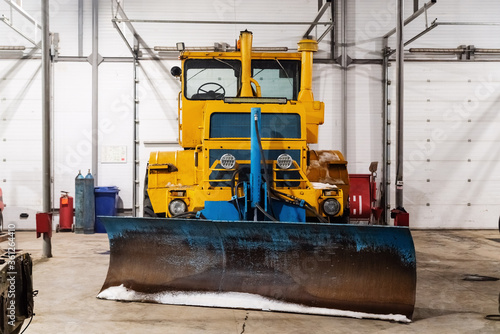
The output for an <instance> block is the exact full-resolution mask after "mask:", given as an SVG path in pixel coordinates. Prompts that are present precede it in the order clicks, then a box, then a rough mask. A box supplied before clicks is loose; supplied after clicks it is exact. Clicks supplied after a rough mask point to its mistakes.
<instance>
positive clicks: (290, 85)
mask: <svg viewBox="0 0 500 334" xmlns="http://www.w3.org/2000/svg"><path fill="white" fill-rule="evenodd" d="M299 73H300V61H298V60H278V59H270V60H267V59H266V60H252V76H253V78H254V79H255V80H257V82H258V83H259V85H260V88H261V90H262V97H286V98H287V99H288V100H297V96H298V94H299V85H300V78H299Z"/></svg>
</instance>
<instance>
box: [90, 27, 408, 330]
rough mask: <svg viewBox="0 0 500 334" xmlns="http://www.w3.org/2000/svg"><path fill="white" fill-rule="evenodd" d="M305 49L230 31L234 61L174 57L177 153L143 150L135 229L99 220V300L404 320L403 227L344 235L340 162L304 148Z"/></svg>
mask: <svg viewBox="0 0 500 334" xmlns="http://www.w3.org/2000/svg"><path fill="white" fill-rule="evenodd" d="M317 48H318V47H317V42H316V41H314V40H302V41H300V42H299V43H298V52H293V53H292V52H275V51H258V50H254V49H253V48H252V33H251V32H248V31H243V32H241V34H240V37H239V40H238V43H237V45H236V47H235V48H234V50H225V51H218V50H214V51H207V52H205V51H196V52H193V51H183V52H181V55H180V59H181V61H182V68H179V67H174V68H173V69H172V71H171V73H172V75H174V76H175V77H178V78H179V79H180V81H181V86H182V90H181V92H180V93H179V105H178V119H179V144H180V145H181V146H182V148H183V150H181V151H176V152H153V153H151V155H150V159H149V164H148V168H147V174H146V182H145V192H144V217H143V218H135V217H114V218H113V217H104V218H102V221H103V222H104V224H105V226H106V230H107V232H108V236H109V239H110V247H111V258H110V266H109V271H108V276H107V278H106V281H105V283H104V285H103V288H102V290H101V293H100V294H99V297H100V298H105V299H124V297H123V296H125V295H126V296H129V297H127V298H129V299H131V300H142V301H155V302H159V303H168V304H187V305H201V306H218V307H239V308H254V309H268V310H278V311H291V312H303V313H318V314H331V315H347V316H356V317H372V318H373V317H375V318H382V319H391V320H398V321H409V319H411V316H412V313H413V308H414V302H415V287H416V269H415V266H416V264H415V250H414V246H413V241H412V238H411V234H410V232H409V230H408V229H407V228H405V227H389V226H369V225H350V224H349V200H348V199H349V175H348V173H347V162H346V161H345V159H344V157H343V155H342V154H341V153H340V152H339V151H314V150H310V149H309V146H308V145H309V144H312V143H316V142H317V141H318V126H319V125H321V124H322V123H323V118H324V104H323V102H320V101H316V100H315V99H314V96H313V92H312V77H313V74H312V73H313V72H312V69H313V53H314V52H315V51H317ZM125 291H126V292H127V293H125V294H124V293H123V292H125ZM207 296H209V298H207ZM125 299H126V298H125Z"/></svg>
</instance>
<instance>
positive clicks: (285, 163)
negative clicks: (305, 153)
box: [277, 153, 293, 169]
mask: <svg viewBox="0 0 500 334" xmlns="http://www.w3.org/2000/svg"><path fill="white" fill-rule="evenodd" d="M292 162H293V159H292V157H291V156H290V154H286V153H283V154H280V156H279V157H278V159H277V163H278V167H279V168H281V169H288V168H290V167H291V166H292Z"/></svg>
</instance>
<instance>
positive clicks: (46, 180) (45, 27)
mask: <svg viewBox="0 0 500 334" xmlns="http://www.w3.org/2000/svg"><path fill="white" fill-rule="evenodd" d="M50 92H51V80H50V32H49V0H42V206H43V208H42V211H43V212H44V213H47V214H50V211H51V209H52V205H51V204H52V203H51V189H50V184H51V176H50V153H51V150H50V111H51V101H50ZM50 228H52V224H51V227H50ZM42 256H43V257H52V245H51V242H50V233H43V250H42Z"/></svg>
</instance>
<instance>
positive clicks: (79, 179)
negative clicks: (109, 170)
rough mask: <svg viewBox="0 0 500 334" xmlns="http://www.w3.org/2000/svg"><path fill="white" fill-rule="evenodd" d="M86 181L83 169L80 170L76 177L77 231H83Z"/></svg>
mask: <svg viewBox="0 0 500 334" xmlns="http://www.w3.org/2000/svg"><path fill="white" fill-rule="evenodd" d="M84 183H85V177H83V175H82V172H81V171H78V175H77V176H76V178H75V233H83V212H84V211H85V210H84V204H83V203H84V201H83V188H84Z"/></svg>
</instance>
